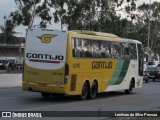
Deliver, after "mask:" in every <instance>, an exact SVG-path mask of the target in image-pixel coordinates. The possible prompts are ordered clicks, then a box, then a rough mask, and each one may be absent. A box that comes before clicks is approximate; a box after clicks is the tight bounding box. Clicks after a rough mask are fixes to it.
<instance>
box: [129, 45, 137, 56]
mask: <svg viewBox="0 0 160 120" xmlns="http://www.w3.org/2000/svg"><path fill="white" fill-rule="evenodd" d="M130 50H131V54H132V57H131V58H132V59H137V51H136V44H134V43H131V44H130Z"/></svg>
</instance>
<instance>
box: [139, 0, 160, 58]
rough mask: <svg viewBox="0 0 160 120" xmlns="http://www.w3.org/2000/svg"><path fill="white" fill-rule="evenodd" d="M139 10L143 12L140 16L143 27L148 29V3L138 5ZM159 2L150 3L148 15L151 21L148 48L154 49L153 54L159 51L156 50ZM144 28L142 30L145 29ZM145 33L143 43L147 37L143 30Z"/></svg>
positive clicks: (159, 13) (159, 16)
mask: <svg viewBox="0 0 160 120" xmlns="http://www.w3.org/2000/svg"><path fill="white" fill-rule="evenodd" d="M138 9H139V12H141V13H143V14H142V15H141V16H140V19H141V21H142V22H143V29H146V30H148V19H149V17H148V16H149V5H148V4H145V3H144V4H143V5H141V6H139V8H138ZM159 20H160V3H159V2H153V3H152V4H151V15H150V21H151V26H150V48H151V49H152V50H153V51H154V53H155V55H156V54H159V55H160V53H159V52H158V49H159V46H160V41H159V39H160V22H159ZM146 30H144V31H146ZM143 34H144V35H145V38H144V40H145V43H144V45H146V43H147V37H148V32H143Z"/></svg>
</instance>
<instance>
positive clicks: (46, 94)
mask: <svg viewBox="0 0 160 120" xmlns="http://www.w3.org/2000/svg"><path fill="white" fill-rule="evenodd" d="M41 95H42V97H43V98H49V97H50V96H51V94H50V93H44V92H42V93H41Z"/></svg>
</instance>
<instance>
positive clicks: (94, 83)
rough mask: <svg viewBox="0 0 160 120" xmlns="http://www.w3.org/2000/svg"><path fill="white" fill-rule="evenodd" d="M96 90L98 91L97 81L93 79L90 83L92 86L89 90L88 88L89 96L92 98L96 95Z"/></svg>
mask: <svg viewBox="0 0 160 120" xmlns="http://www.w3.org/2000/svg"><path fill="white" fill-rule="evenodd" d="M97 92H98V86H97V83H96V82H95V81H93V84H92V87H91V90H90V94H89V98H90V99H94V98H95V97H96V95H97Z"/></svg>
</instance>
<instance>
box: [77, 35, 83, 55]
mask: <svg viewBox="0 0 160 120" xmlns="http://www.w3.org/2000/svg"><path fill="white" fill-rule="evenodd" d="M76 48H77V49H76V57H82V40H81V39H80V38H77V40H76Z"/></svg>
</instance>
